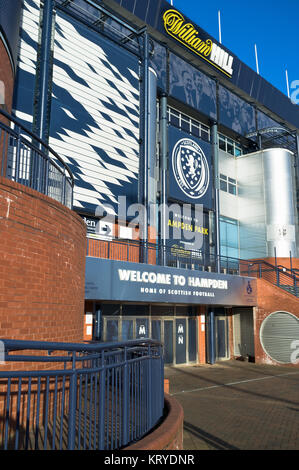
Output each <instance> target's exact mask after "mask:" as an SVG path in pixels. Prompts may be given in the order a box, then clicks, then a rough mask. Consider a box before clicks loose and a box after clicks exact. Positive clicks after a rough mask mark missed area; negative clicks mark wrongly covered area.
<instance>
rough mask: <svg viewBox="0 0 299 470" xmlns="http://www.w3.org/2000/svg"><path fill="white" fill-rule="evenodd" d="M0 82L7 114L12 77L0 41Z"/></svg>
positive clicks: (8, 62) (11, 71)
mask: <svg viewBox="0 0 299 470" xmlns="http://www.w3.org/2000/svg"><path fill="white" fill-rule="evenodd" d="M0 81H2V82H3V83H4V86H5V104H6V106H7V112H11V105H12V94H13V84H14V75H13V70H12V67H11V63H10V60H9V57H8V54H7V51H6V48H5V46H4V44H3V42H2V41H1V39H0Z"/></svg>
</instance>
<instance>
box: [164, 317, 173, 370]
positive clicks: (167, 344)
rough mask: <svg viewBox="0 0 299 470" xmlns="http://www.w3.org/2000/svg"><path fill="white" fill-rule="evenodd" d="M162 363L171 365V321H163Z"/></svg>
mask: <svg viewBox="0 0 299 470" xmlns="http://www.w3.org/2000/svg"><path fill="white" fill-rule="evenodd" d="M164 363H165V364H172V363H173V321H172V320H165V321H164Z"/></svg>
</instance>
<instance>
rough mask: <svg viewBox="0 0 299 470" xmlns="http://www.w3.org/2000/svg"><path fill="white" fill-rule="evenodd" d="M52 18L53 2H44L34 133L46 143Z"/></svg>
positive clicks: (48, 0)
mask: <svg viewBox="0 0 299 470" xmlns="http://www.w3.org/2000/svg"><path fill="white" fill-rule="evenodd" d="M53 16H54V0H44V8H43V21H42V36H41V45H40V55H39V73H38V76H37V80H38V83H37V110H36V119H35V132H36V134H37V135H38V137H39V138H40V139H42V140H43V141H45V142H47V141H48V138H49V123H48V118H49V106H50V101H49V90H50V80H51V75H52V71H51V41H52V25H53Z"/></svg>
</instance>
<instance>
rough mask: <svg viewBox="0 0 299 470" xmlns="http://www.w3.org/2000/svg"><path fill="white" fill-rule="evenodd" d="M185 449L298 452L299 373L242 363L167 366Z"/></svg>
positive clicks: (292, 370)
mask: <svg viewBox="0 0 299 470" xmlns="http://www.w3.org/2000/svg"><path fill="white" fill-rule="evenodd" d="M165 378H168V379H169V393H170V395H171V396H174V397H175V398H176V399H177V400H178V401H179V403H181V405H182V406H183V409H184V450H216V449H219V450H220V449H221V450H224V449H227V450H299V369H298V368H297V367H296V368H295V367H291V366H290V367H289V366H273V365H266V364H254V363H250V362H249V363H248V362H241V361H237V360H234V361H225V362H220V363H217V364H215V365H213V366H212V365H200V366H182V367H166V368H165Z"/></svg>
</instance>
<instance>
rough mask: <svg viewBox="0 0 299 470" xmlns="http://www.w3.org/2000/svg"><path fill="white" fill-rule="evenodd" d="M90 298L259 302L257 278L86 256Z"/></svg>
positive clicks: (193, 302) (252, 303) (88, 296)
mask: <svg viewBox="0 0 299 470" xmlns="http://www.w3.org/2000/svg"><path fill="white" fill-rule="evenodd" d="M85 279H86V282H85V295H86V299H89V300H96V299H98V300H112V301H131V302H169V303H178V304H180V303H184V304H214V305H238V306H243V305H244V306H254V305H256V294H257V290H256V279H252V278H250V277H245V276H244V277H243V276H234V275H227V274H217V273H211V272H203V271H197V270H192V269H178V268H172V267H164V266H157V265H149V264H140V263H130V262H127V261H116V260H110V259H109V260H108V259H99V258H92V257H87V259H86V276H85Z"/></svg>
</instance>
